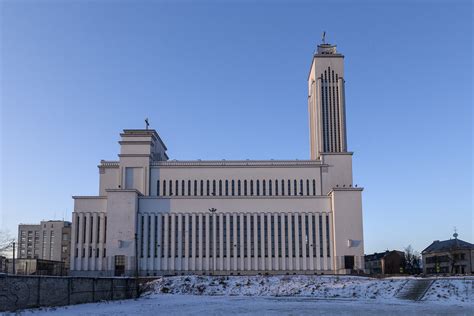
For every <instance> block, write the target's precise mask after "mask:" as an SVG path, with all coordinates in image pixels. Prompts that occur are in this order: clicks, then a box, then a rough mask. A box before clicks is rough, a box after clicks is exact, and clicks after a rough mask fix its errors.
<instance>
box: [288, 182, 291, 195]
mask: <svg viewBox="0 0 474 316" xmlns="http://www.w3.org/2000/svg"><path fill="white" fill-rule="evenodd" d="M288 195H291V180H290V179H288Z"/></svg>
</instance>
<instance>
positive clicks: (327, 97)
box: [321, 67, 343, 152]
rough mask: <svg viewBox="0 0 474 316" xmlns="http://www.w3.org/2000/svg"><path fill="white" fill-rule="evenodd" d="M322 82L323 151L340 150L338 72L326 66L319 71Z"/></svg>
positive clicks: (341, 149)
mask: <svg viewBox="0 0 474 316" xmlns="http://www.w3.org/2000/svg"><path fill="white" fill-rule="evenodd" d="M321 79H322V82H323V84H322V85H321V101H322V102H321V103H322V105H323V106H322V112H323V113H322V119H323V128H324V131H325V133H324V138H323V139H324V146H323V148H324V151H327V152H341V151H343V148H342V139H341V138H342V137H343V135H342V131H341V125H340V121H341V119H340V113H339V110H340V109H339V108H340V106H339V88H338V87H337V82H338V80H339V76H338V74H335V73H334V70H331V67H328V69H327V70H325V71H324V74H323V73H321Z"/></svg>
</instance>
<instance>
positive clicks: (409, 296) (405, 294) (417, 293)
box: [396, 279, 433, 301]
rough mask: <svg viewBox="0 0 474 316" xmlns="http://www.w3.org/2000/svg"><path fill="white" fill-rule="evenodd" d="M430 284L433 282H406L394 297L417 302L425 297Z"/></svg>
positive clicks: (426, 280)
mask: <svg viewBox="0 0 474 316" xmlns="http://www.w3.org/2000/svg"><path fill="white" fill-rule="evenodd" d="M432 284H433V280H429V279H413V280H408V282H406V283H405V285H404V286H403V288H402V289H401V290H400V291H399V292H398V294H397V296H396V297H397V298H399V299H402V300H412V301H419V300H421V299H422V298H423V296H425V294H426V292H427V291H428V289H429V288H430V287H431V285H432Z"/></svg>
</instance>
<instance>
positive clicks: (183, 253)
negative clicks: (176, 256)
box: [155, 214, 186, 258]
mask: <svg viewBox="0 0 474 316" xmlns="http://www.w3.org/2000/svg"><path fill="white" fill-rule="evenodd" d="M155 227H156V226H155ZM185 256H186V214H184V215H183V216H182V217H181V257H182V258H184V257H185Z"/></svg>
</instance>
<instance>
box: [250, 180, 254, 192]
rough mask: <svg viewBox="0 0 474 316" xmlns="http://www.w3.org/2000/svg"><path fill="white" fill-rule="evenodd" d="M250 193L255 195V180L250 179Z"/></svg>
mask: <svg viewBox="0 0 474 316" xmlns="http://www.w3.org/2000/svg"><path fill="white" fill-rule="evenodd" d="M250 195H253V180H250Z"/></svg>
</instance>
